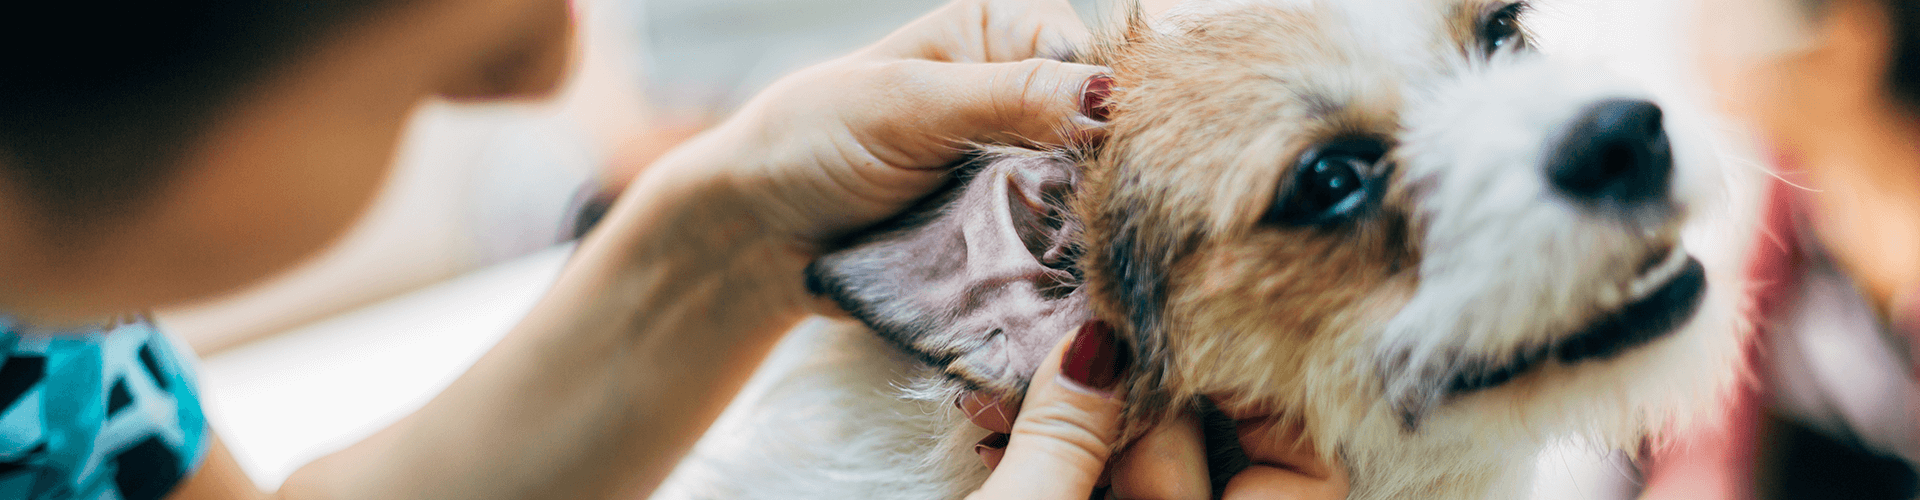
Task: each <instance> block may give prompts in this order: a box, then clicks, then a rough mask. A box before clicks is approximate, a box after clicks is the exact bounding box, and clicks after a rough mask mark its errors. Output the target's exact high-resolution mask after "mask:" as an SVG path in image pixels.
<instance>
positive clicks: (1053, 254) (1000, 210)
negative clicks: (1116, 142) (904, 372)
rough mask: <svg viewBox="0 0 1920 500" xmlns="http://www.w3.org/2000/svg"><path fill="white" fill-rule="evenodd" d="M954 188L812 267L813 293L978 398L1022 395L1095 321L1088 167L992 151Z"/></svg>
mask: <svg viewBox="0 0 1920 500" xmlns="http://www.w3.org/2000/svg"><path fill="white" fill-rule="evenodd" d="M956 172H957V173H956V175H955V179H954V181H953V182H951V183H950V184H949V185H948V187H947V188H946V189H945V190H943V191H941V192H939V193H936V194H934V195H932V196H930V197H928V198H927V199H926V200H923V201H922V202H921V203H920V204H919V205H917V206H916V207H914V208H913V209H911V210H909V211H908V212H907V213H905V214H903V215H901V216H899V217H896V218H895V219H893V220H891V221H888V222H886V223H883V224H881V225H880V226H878V227H876V228H874V229H872V230H869V231H868V232H866V233H863V234H859V235H856V236H855V237H854V238H852V239H851V240H850V241H849V244H848V245H847V246H846V247H844V248H843V249H842V250H839V251H836V252H833V253H830V254H827V255H825V256H823V257H821V258H820V259H818V260H816V261H814V262H813V264H812V265H810V266H808V268H807V287H808V290H809V291H811V292H813V293H815V294H818V295H824V296H826V297H829V298H831V299H833V300H834V301H835V302H836V303H838V304H839V305H840V307H841V308H842V309H844V310H846V311H847V313H849V314H850V315H852V316H853V317H854V318H857V319H859V320H860V321H862V322H865V323H866V324H867V326H869V327H872V328H873V329H874V331H876V332H878V333H879V334H880V336H882V337H884V338H886V339H888V340H889V341H891V342H893V343H894V344H895V345H897V346H899V347H900V348H902V349H904V350H905V351H907V352H908V353H910V354H912V355H914V356H917V357H919V358H920V359H922V360H923V361H926V362H927V363H929V364H931V365H933V366H935V367H939V368H942V369H944V370H945V372H946V373H947V374H948V375H950V376H953V377H955V378H957V379H959V380H961V381H962V382H964V383H966V384H968V385H969V386H972V387H974V388H980V389H988V390H995V391H1000V392H1001V393H1002V394H1004V395H1007V396H1009V397H1013V396H1018V395H1019V394H1022V393H1023V391H1024V390H1025V388H1026V384H1027V382H1028V381H1029V380H1030V379H1031V378H1032V375H1033V373H1034V371H1035V370H1037V369H1038V368H1039V366H1040V361H1041V360H1042V359H1044V358H1045V357H1046V355H1047V353H1048V352H1050V351H1051V350H1052V348H1053V346H1054V345H1055V344H1056V343H1058V342H1059V340H1060V339H1061V337H1063V336H1066V335H1070V334H1072V333H1073V332H1074V331H1075V330H1076V329H1077V328H1078V327H1079V326H1080V324H1081V323H1083V322H1085V321H1086V320H1087V319H1088V318H1089V317H1090V315H1089V312H1088V307H1087V300H1086V297H1085V294H1084V293H1083V292H1082V291H1081V287H1080V283H1081V274H1080V270H1079V258H1080V248H1079V239H1080V231H1081V225H1080V221H1079V220H1078V219H1077V218H1075V217H1074V216H1073V214H1072V213H1071V211H1070V210H1068V208H1067V203H1068V201H1069V199H1070V198H1071V197H1072V196H1073V194H1074V190H1075V189H1076V188H1077V186H1079V184H1080V170H1079V166H1078V165H1077V164H1076V163H1075V161H1074V160H1073V159H1071V158H1070V157H1068V156H1066V155H1064V154H1055V153H1042V152H1037V151H1027V150H1016V149H1008V148H995V149H993V150H992V151H990V152H987V153H982V154H981V155H979V156H977V157H975V158H973V159H971V160H968V161H967V162H965V164H963V165H962V166H961V167H959V168H958V169H957V171H956Z"/></svg>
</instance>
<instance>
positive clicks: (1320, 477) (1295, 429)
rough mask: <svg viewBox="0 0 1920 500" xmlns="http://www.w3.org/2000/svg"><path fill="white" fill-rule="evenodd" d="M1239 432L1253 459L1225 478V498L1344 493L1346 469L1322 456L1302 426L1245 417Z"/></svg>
mask: <svg viewBox="0 0 1920 500" xmlns="http://www.w3.org/2000/svg"><path fill="white" fill-rule="evenodd" d="M1239 432H1240V446H1241V447H1242V448H1243V449H1245V450H1246V453H1247V456H1248V457H1250V458H1252V459H1253V461H1254V462H1255V463H1254V465H1253V466H1251V467H1248V468H1247V469H1246V470H1245V471H1242V472H1241V473H1240V474H1239V475H1236V476H1234V477H1233V479H1231V480H1229V481H1228V482H1227V488H1226V492H1225V494H1224V495H1223V496H1222V498H1223V499H1224V500H1236V499H1237V500H1253V499H1264V498H1282V499H1299V500H1338V499H1343V498H1346V497H1347V487H1348V485H1347V474H1346V471H1345V470H1344V469H1342V468H1340V467H1338V466H1337V465H1335V464H1331V463H1328V462H1327V461H1326V460H1325V459H1323V458H1322V457H1321V455H1320V453H1319V452H1318V451H1316V449H1315V448H1314V446H1313V442H1312V441H1309V440H1307V439H1306V437H1305V436H1306V435H1305V432H1306V428H1305V427H1304V426H1302V425H1300V424H1299V423H1275V422H1273V421H1270V420H1269V421H1248V422H1245V423H1242V424H1241V425H1240V429H1239Z"/></svg>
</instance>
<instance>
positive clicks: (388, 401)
mask: <svg viewBox="0 0 1920 500" xmlns="http://www.w3.org/2000/svg"><path fill="white" fill-rule="evenodd" d="M571 252H572V246H570V245H569V246H562V247H556V248H553V249H550V250H546V251H543V252H540V253H536V254H533V255H531V256H528V257H524V258H521V259H519V260H515V261H511V262H507V263H504V264H500V265H497V266H494V267H490V268H487V269H483V270H481V271H478V272H475V273H472V274H468V275H465V276H462V277H459V278H455V279H453V280H450V281H447V282H444V283H441V284H438V285H434V286H432V287H429V288H426V289H422V290H419V291H417V292H414V293H410V294H407V295H402V296H399V297H396V298H393V299H390V300H387V301H384V302H380V303H377V304H374V305H371V306H368V307H365V308H362V309H358V310H355V311H351V312H347V313H344V314H341V315H339V316H335V317H333V318H330V319H327V320H324V321H321V322H319V323H315V324H312V325H309V326H306V327H302V328H299V329H296V330H292V331H289V332H287V333H286V334H283V335H280V336H277V337H274V338H271V339H267V340H263V341H260V342H257V343H253V344H250V345H247V346H244V347H240V348H236V349H233V350H230V351H227V352H224V353H222V354H219V355H216V356H214V357H211V358H208V359H206V360H204V361H203V362H202V364H201V366H200V385H201V391H202V393H203V394H204V399H205V404H206V406H207V413H208V415H209V418H210V419H211V420H212V422H213V427H214V429H215V431H217V432H219V434H220V436H221V438H222V439H224V440H225V441H226V444H227V446H228V448H229V449H231V450H232V451H233V454H234V456H235V458H237V459H238V460H239V461H240V465H241V466H242V467H243V468H245V469H246V471H247V473H248V475H249V476H251V477H253V480H254V482H255V483H257V484H259V485H260V486H261V487H263V488H269V489H272V488H277V487H278V486H279V485H280V483H281V482H282V481H284V480H285V479H286V477H287V475H288V474H291V473H292V472H293V471H294V470H295V469H298V468H299V467H300V466H301V465H304V464H306V463H307V462H309V461H312V460H313V459H315V458H319V457H320V456H323V455H325V454H327V453H329V452H331V451H333V450H336V449H339V448H341V447H343V446H345V445H347V444H350V443H353V442H355V441H359V440H360V439H362V438H364V437H366V436H367V435H369V434H372V433H373V432H374V431H376V430H378V429H380V428H382V427H385V426H387V425H388V424H391V423H392V422H393V421H395V420H398V419H399V418H400V417H402V416H405V415H406V414H407V413H410V412H412V411H413V410H414V409H416V408H419V407H420V405H422V404H424V403H426V401H427V400H428V399H430V398H431V397H432V396H433V395H434V394H436V393H438V392H440V390H441V389H442V388H444V387H446V385H447V384H448V383H450V382H452V381H453V379H454V378H455V377H457V376H458V375H459V374H460V373H461V372H464V371H465V370H466V368H467V367H468V366H469V365H471V364H473V362H474V361H475V360H478V359H479V358H480V355H481V354H482V353H485V352H486V351H487V350H488V349H489V348H492V347H493V345H494V344H495V343H496V342H498V341H499V340H500V338H501V337H502V336H504V335H506V333H507V331H508V330H509V329H510V328H512V327H513V325H514V324H516V323H518V322H519V319H520V317H521V316H523V315H525V313H526V311H527V310H528V309H530V308H532V307H533V304H534V302H535V301H536V300H538V299H539V298H540V296H541V295H542V294H544V293H545V292H546V290H547V288H548V286H549V285H550V284H552V282H553V279H554V278H555V277H556V276H558V275H559V272H560V268H561V266H562V265H564V264H565V262H566V259H567V256H568V255H570V254H571Z"/></svg>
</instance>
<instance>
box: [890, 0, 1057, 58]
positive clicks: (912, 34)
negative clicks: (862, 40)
mask: <svg viewBox="0 0 1920 500" xmlns="http://www.w3.org/2000/svg"><path fill="white" fill-rule="evenodd" d="M1090 39H1091V36H1090V35H1089V34H1088V32H1087V27H1086V24H1085V23H1083V22H1081V20H1080V16H1079V14H1078V13H1076V12H1075V11H1074V9H1073V4H1071V3H1068V2H1067V1H1066V0H956V1H954V2H951V3H948V4H946V5H945V6H942V7H941V8H939V9H936V10H934V11H933V12H930V13H928V14H927V15H925V16H922V17H921V18H920V19H917V20H914V21H913V22H912V23H909V24H907V25H906V26H905V27H902V28H900V29H899V30H897V31H895V32H893V33H892V34H890V35H888V36H887V37H886V38H885V39H882V40H881V41H880V42H879V43H877V44H874V45H873V46H872V47H868V48H867V49H866V50H865V51H863V54H865V55H867V56H870V57H875V58H879V59H926V60H930V61H941V62H1013V61H1020V60H1024V59H1031V58H1035V57H1047V58H1054V57H1061V56H1065V55H1068V54H1071V53H1073V52H1075V51H1076V50H1078V49H1080V48H1082V47H1086V46H1087V43H1088V40H1090Z"/></svg>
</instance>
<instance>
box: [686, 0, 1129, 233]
mask: <svg viewBox="0 0 1920 500" xmlns="http://www.w3.org/2000/svg"><path fill="white" fill-rule="evenodd" d="M1086 38H1087V31H1086V28H1085V27H1084V26H1083V25H1082V23H1081V21H1080V18H1079V17H1078V16H1077V15H1076V14H1075V13H1074V11H1073V8H1072V6H1071V5H1069V4H1068V3H1067V2H1066V0H957V1H955V2H953V3H951V4H948V5H946V6H944V7H942V8H940V9H939V10H936V11H934V12H933V13H931V14H928V15H927V16H925V17H922V18H921V19H919V20H916V21H914V22H913V23H911V24H908V25H907V26H906V27H904V28H901V29H900V30H898V31H896V32H894V33H893V34H892V35H890V36H888V37H887V38H885V39H883V40H881V41H880V42H878V43H876V44H874V45H873V46H870V47H867V48H865V49H862V50H860V51H858V52H855V53H853V54H851V55H848V56H846V57H842V58H840V59H836V60H833V61H830V62H827V63H823V64H820V65H818V66H814V67H812V68H809V69H806V70H803V71H801V72H799V73H796V74H794V75H791V76H788V77H786V78H784V79H782V80H780V81H779V82H777V83H775V84H774V85H773V86H772V87H770V88H769V89H767V90H766V91H765V92H762V93H761V94H760V95H759V96H757V97H755V98H754V99H753V100H752V101H750V102H749V103H748V104H747V105H746V106H745V107H743V108H742V109H741V111H740V112H739V113H738V114H736V115H735V116H733V117H732V118H730V119H729V120H727V121H726V122H725V123H723V124H722V125H720V126H719V127H718V128H717V129H716V130H715V131H714V132H713V133H710V134H707V135H705V136H703V137H701V138H699V139H696V142H697V143H698V144H696V145H695V147H690V148H683V150H684V151H683V152H686V153H697V154H703V155H713V156H723V157H725V158H727V159H729V160H730V161H729V162H728V164H726V165H725V166H724V167H723V168H726V169H727V174H728V175H729V176H730V177H731V181H732V185H733V187H734V188H736V189H737V190H738V191H739V195H740V196H741V197H742V199H743V200H744V201H745V202H746V203H748V204H749V205H750V206H749V207H748V208H749V209H750V210H751V212H752V213H751V215H752V216H753V217H755V218H756V219H758V220H759V221H760V222H761V223H762V224H763V225H764V228H765V229H767V230H770V231H773V232H774V233H776V234H779V235H783V236H785V237H788V238H791V241H792V242H794V243H796V244H798V245H800V246H801V247H802V248H804V249H806V250H808V251H818V250H820V249H821V248H823V247H824V246H825V245H827V244H829V243H830V242H831V241H832V240H833V239H834V238H836V237H838V236H841V235H843V234H845V233H847V232H850V231H854V230H857V229H860V228H863V227H866V226H869V225H872V224H874V223H876V222H879V221H880V220H882V219H884V218H886V217H889V216H891V215H893V214H895V213H898V212H899V211H901V210H903V209H905V208H906V207H907V205H908V204H910V203H912V202H913V201H915V200H917V199H919V198H921V197H922V196H925V195H926V194H927V193H928V192H930V191H932V190H933V189H934V188H936V187H938V186H939V185H940V184H941V183H942V182H943V181H944V180H945V174H946V167H948V166H950V165H952V164H953V163H954V162H955V161H957V160H959V159H960V157H961V155H962V154H963V153H964V152H965V151H966V150H967V149H968V145H969V144H970V143H1011V144H1061V143H1063V142H1064V141H1066V140H1068V139H1069V137H1070V136H1076V135H1083V134H1091V133H1097V132H1095V131H1096V130H1097V129H1098V128H1099V127H1100V126H1101V122H1099V121H1096V120H1093V119H1090V118H1087V117H1086V116H1085V115H1084V114H1083V113H1082V107H1083V104H1084V103H1083V99H1082V96H1081V94H1082V90H1083V89H1084V88H1085V87H1086V83H1087V82H1088V78H1089V77H1092V76H1094V75H1097V74H1102V73H1103V72H1105V71H1106V70H1105V68H1101V67H1098V66H1088V65H1081V64H1069V63H1062V62H1058V61H1053V60H1047V59H1039V58H1041V57H1047V56H1058V55H1064V54H1067V53H1069V51H1070V50H1071V49H1073V48H1075V47H1079V46H1081V45H1082V44H1083V43H1084V42H1085V41H1086Z"/></svg>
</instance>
